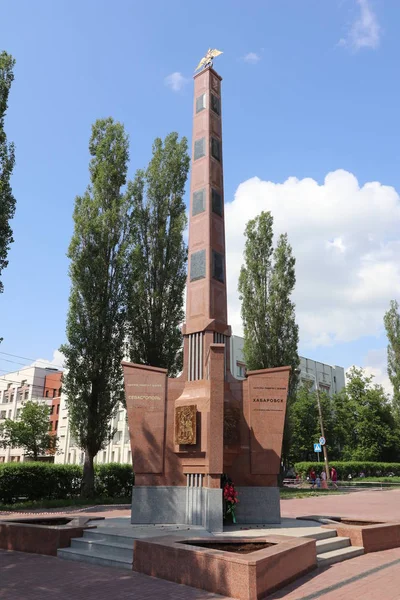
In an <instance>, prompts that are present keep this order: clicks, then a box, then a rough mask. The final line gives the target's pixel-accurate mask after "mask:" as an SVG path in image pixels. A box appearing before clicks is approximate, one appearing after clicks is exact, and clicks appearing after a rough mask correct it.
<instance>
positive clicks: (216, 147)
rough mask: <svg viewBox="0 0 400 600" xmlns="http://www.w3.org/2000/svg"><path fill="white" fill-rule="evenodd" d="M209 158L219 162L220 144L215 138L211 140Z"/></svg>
mask: <svg viewBox="0 0 400 600" xmlns="http://www.w3.org/2000/svg"><path fill="white" fill-rule="evenodd" d="M211 156H212V157H213V158H215V160H219V161H221V142H220V141H219V140H217V138H215V137H212V138H211Z"/></svg>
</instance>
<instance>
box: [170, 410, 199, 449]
mask: <svg viewBox="0 0 400 600" xmlns="http://www.w3.org/2000/svg"><path fill="white" fill-rule="evenodd" d="M195 443H196V405H195V404H192V405H190V406H178V407H177V408H176V409H175V444H177V445H184V444H185V445H187V444H190V445H193V444H195Z"/></svg>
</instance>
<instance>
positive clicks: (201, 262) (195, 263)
mask: <svg viewBox="0 0 400 600" xmlns="http://www.w3.org/2000/svg"><path fill="white" fill-rule="evenodd" d="M205 276H206V251H205V250H199V251H198V252H193V254H192V255H191V257H190V281H196V280H197V279H203V278H204V277H205Z"/></svg>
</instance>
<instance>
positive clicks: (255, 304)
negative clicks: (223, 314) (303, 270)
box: [239, 212, 299, 391]
mask: <svg viewBox="0 0 400 600" xmlns="http://www.w3.org/2000/svg"><path fill="white" fill-rule="evenodd" d="M245 236H246V243H245V250H244V260H245V264H244V265H243V266H242V268H241V271H240V276H239V294H240V300H241V301H242V319H243V328H244V347H243V353H244V358H245V362H246V365H247V368H248V369H249V370H255V369H266V368H269V367H282V366H291V367H292V372H291V391H293V390H294V388H295V384H296V382H297V377H298V375H297V370H298V367H299V356H298V351H297V347H298V342H299V328H298V326H297V324H296V317H295V305H294V303H293V301H292V300H291V295H292V293H293V290H294V286H295V283H296V274H295V264H296V259H295V258H294V256H293V253H292V248H291V246H290V244H289V242H288V238H287V235H286V234H284V235H281V236H280V237H279V239H278V243H277V246H276V248H275V251H274V249H273V218H272V215H271V213H269V212H262V213H261V214H260V215H259V216H258V217H256V218H255V219H252V220H251V221H249V222H248V223H247V225H246V230H245Z"/></svg>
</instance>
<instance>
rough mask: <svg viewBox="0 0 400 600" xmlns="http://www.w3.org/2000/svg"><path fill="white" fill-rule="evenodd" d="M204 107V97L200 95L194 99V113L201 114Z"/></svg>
mask: <svg viewBox="0 0 400 600" xmlns="http://www.w3.org/2000/svg"><path fill="white" fill-rule="evenodd" d="M205 107H206V95H205V94H202V95H201V96H199V97H198V98H196V113H199V112H201V111H202V110H204V109H205Z"/></svg>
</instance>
